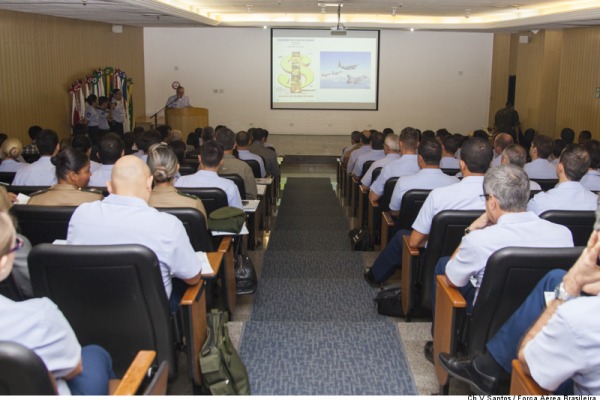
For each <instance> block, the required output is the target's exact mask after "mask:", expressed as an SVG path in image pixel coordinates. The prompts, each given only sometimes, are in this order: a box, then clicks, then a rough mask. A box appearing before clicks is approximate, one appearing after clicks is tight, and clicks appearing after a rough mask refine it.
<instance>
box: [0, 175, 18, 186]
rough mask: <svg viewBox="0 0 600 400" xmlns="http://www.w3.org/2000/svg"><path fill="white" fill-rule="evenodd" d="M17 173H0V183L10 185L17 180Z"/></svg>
mask: <svg viewBox="0 0 600 400" xmlns="http://www.w3.org/2000/svg"><path fill="white" fill-rule="evenodd" d="M15 175H16V172H0V182H3V183H6V184H7V185H10V184H11V183H12V181H13V179H15Z"/></svg>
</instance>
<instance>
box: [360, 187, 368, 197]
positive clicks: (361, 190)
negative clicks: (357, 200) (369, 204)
mask: <svg viewBox="0 0 600 400" xmlns="http://www.w3.org/2000/svg"><path fill="white" fill-rule="evenodd" d="M359 188H360V193H361V194H362V195H368V194H369V187H368V186H365V185H360V186H359Z"/></svg>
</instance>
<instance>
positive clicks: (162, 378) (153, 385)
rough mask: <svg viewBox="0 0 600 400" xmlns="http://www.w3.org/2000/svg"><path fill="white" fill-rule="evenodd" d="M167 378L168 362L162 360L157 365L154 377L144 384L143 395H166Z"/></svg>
mask: <svg viewBox="0 0 600 400" xmlns="http://www.w3.org/2000/svg"><path fill="white" fill-rule="evenodd" d="M168 379H169V363H168V362H166V361H163V362H162V363H160V365H159V366H158V369H157V370H156V373H155V374H154V377H153V378H152V380H151V381H150V383H148V386H146V389H145V390H144V392H143V395H144V396H166V395H167V383H168Z"/></svg>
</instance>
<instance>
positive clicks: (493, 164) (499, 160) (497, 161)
mask: <svg viewBox="0 0 600 400" xmlns="http://www.w3.org/2000/svg"><path fill="white" fill-rule="evenodd" d="M494 154H496V152H494ZM500 164H502V154H501V155H499V156H496V157H494V159H493V160H492V162H491V163H490V168H492V167H497V166H498V165H500Z"/></svg>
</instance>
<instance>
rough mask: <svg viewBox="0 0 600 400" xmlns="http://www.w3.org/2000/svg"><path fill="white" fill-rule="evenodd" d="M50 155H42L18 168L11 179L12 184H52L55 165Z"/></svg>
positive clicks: (54, 177) (54, 178)
mask: <svg viewBox="0 0 600 400" xmlns="http://www.w3.org/2000/svg"><path fill="white" fill-rule="evenodd" d="M50 159H51V157H50V156H42V157H40V159H39V160H37V161H36V162H34V163H31V164H29V165H26V166H24V167H23V168H21V169H19V170H18V171H17V173H16V175H15V179H14V180H13V183H12V184H13V185H14V186H52V185H54V184H55V183H56V167H55V166H54V165H53V164H52V162H51V161H50Z"/></svg>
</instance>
